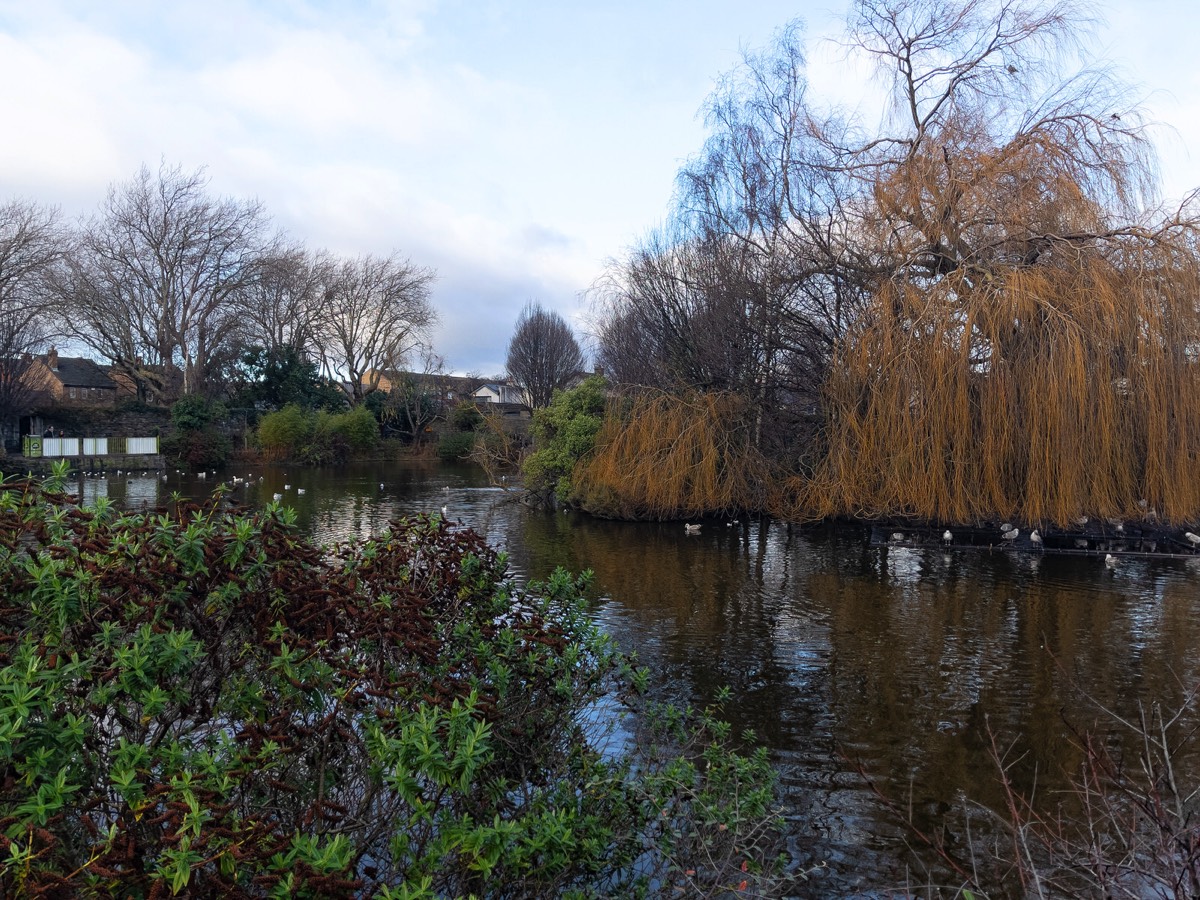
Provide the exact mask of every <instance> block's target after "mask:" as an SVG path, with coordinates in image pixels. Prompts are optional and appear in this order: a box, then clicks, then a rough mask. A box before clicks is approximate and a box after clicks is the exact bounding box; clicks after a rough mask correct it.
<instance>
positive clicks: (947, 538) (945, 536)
mask: <svg viewBox="0 0 1200 900" xmlns="http://www.w3.org/2000/svg"><path fill="white" fill-rule="evenodd" d="M953 540H954V535H952V534H951V533H950V529H949V528H947V529H946V530H945V531H943V532H942V543H943V544H945V545H946V546H949V545H950V543H951V542H952V541H953Z"/></svg>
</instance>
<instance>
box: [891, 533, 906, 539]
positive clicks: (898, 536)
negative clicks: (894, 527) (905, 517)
mask: <svg viewBox="0 0 1200 900" xmlns="http://www.w3.org/2000/svg"><path fill="white" fill-rule="evenodd" d="M892 540H893V541H902V540H904V532H903V531H893V532H892Z"/></svg>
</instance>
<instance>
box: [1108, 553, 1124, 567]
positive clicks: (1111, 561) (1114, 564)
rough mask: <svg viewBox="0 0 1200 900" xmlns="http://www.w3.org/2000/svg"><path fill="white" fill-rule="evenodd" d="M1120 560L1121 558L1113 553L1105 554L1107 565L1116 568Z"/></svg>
mask: <svg viewBox="0 0 1200 900" xmlns="http://www.w3.org/2000/svg"><path fill="white" fill-rule="evenodd" d="M1118 562H1120V560H1118V559H1117V558H1116V557H1115V556H1113V555H1112V554H1111V553H1105V554H1104V565H1106V566H1107V567H1108V568H1110V569H1115V568H1116V567H1117V563H1118Z"/></svg>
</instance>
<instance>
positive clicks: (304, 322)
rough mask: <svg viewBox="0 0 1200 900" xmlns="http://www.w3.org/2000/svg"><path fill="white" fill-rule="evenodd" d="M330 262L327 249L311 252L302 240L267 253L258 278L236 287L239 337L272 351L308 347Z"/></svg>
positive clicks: (306, 349)
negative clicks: (324, 251) (240, 324)
mask: <svg viewBox="0 0 1200 900" xmlns="http://www.w3.org/2000/svg"><path fill="white" fill-rule="evenodd" d="M332 265H333V264H332V262H331V261H330V259H329V257H328V256H327V255H326V254H324V253H311V252H309V251H308V250H306V249H305V248H304V247H303V246H300V245H294V246H289V247H280V248H279V249H277V250H276V251H274V252H272V253H268V254H267V255H265V256H264V257H263V258H262V260H261V261H260V264H259V273H258V278H256V279H254V280H253V281H252V282H250V283H249V284H248V285H247V286H246V289H245V290H243V291H241V292H240V293H239V308H240V319H241V323H242V327H241V336H242V340H243V342H244V343H245V344H246V345H247V346H254V347H261V348H262V349H264V350H266V351H267V352H268V353H271V354H276V353H279V352H281V351H283V349H284V348H290V349H292V350H295V351H297V352H299V353H301V354H304V355H307V354H310V353H312V352H313V351H314V339H313V336H314V332H315V330H316V325H315V322H316V320H317V318H318V311H319V309H320V305H321V303H322V302H323V301H324V289H325V287H326V286H327V285H328V284H329V282H330V281H331V268H332Z"/></svg>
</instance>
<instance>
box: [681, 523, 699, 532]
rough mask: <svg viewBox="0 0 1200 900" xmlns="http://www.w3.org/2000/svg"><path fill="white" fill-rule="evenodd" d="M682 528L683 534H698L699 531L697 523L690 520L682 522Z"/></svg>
mask: <svg viewBox="0 0 1200 900" xmlns="http://www.w3.org/2000/svg"><path fill="white" fill-rule="evenodd" d="M683 530H684V533H685V534H699V533H700V526H699V525H693V524H692V523H691V522H684V523H683Z"/></svg>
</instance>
